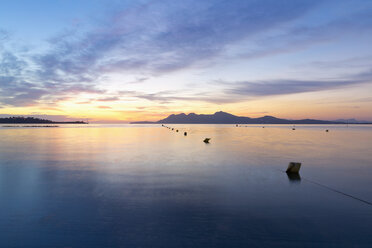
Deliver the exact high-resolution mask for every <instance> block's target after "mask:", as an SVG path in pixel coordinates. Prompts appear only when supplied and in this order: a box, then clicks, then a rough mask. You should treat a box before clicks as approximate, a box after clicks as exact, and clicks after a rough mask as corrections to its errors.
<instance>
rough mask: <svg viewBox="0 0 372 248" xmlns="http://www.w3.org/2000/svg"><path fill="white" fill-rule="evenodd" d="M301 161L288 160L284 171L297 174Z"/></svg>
mask: <svg viewBox="0 0 372 248" xmlns="http://www.w3.org/2000/svg"><path fill="white" fill-rule="evenodd" d="M300 168H301V163H299V162H290V163H289V164H288V168H287V170H286V171H285V172H287V173H295V174H298V173H299V172H300Z"/></svg>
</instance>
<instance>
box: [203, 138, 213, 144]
mask: <svg viewBox="0 0 372 248" xmlns="http://www.w3.org/2000/svg"><path fill="white" fill-rule="evenodd" d="M210 139H211V138H205V139H204V140H203V142H204V143H209V140H210Z"/></svg>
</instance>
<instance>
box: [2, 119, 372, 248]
mask: <svg viewBox="0 0 372 248" xmlns="http://www.w3.org/2000/svg"><path fill="white" fill-rule="evenodd" d="M167 127H169V128H167ZM172 128H173V130H172ZM177 130H178V131H177ZM327 130H328V131H327ZM185 132H186V133H187V135H185ZM205 138H210V141H209V143H205V142H203V140H204V139H205ZM290 162H300V163H301V169H300V172H299V174H287V173H286V172H285V171H286V169H287V166H288V164H289V163H290ZM0 247H38V248H39V247H89V248H92V247H203V248H208V247H214V248H218V247H229V248H231V247H372V126H371V125H296V126H295V127H294V126H292V125H265V126H263V125H238V126H236V125H181V124H177V125H175V124H173V125H170V124H168V125H166V126H162V125H160V124H148V125H130V124H120V125H119V124H117V125H114V124H89V125H73V124H70V125H58V127H30V126H27V125H0Z"/></svg>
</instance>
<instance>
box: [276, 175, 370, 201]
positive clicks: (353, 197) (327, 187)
mask: <svg viewBox="0 0 372 248" xmlns="http://www.w3.org/2000/svg"><path fill="white" fill-rule="evenodd" d="M279 171H280V172H283V173H286V172H285V171H282V170H279ZM301 179H303V180H305V181H307V182H309V183H312V184H315V185H317V186H319V187H322V188H325V189H328V190H330V191H333V192H335V193H338V194H341V195H343V196H347V197H350V198H352V199H354V200H357V201H360V202H363V203H365V204H367V205H370V206H372V202H369V201H366V200H363V199H361V198H359V197H356V196H353V195H350V194H347V193H345V192H342V191H340V190H337V189H334V188H331V187H329V186H327V185H324V184H321V183H318V182H315V181H313V180H310V179H307V178H304V177H301Z"/></svg>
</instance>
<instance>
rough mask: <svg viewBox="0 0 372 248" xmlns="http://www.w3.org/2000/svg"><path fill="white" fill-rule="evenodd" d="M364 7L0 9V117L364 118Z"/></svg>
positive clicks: (370, 5) (237, 1)
mask: <svg viewBox="0 0 372 248" xmlns="http://www.w3.org/2000/svg"><path fill="white" fill-rule="evenodd" d="M371 27H372V1H335V0H334V1H306V0H303V1H284V0H283V1H277V0H271V1H269V0H267V1H266V0H265V1H248V0H246V1H242V0H231V1H217V0H214V1H196V0H186V1H150V0H148V1H100V0H90V1H87V0H85V1H67V0H57V1H46V0H45V1H37V0H36V1H25V0H24V1H2V2H1V8H0V114H17V115H20V114H22V115H40V114H45V115H50V116H65V117H66V118H90V119H92V120H96V121H131V120H136V119H143V118H146V119H150V120H153V119H159V118H161V117H163V116H166V115H168V114H169V113H178V112H197V113H213V112H215V111H219V110H224V111H228V112H231V113H234V114H238V115H246V116H258V115H264V114H265V115H266V114H267V115H275V116H278V117H284V118H319V119H337V118H359V119H366V120H372V111H371V109H372V96H371V94H370V92H372V91H371V89H372V86H371V78H372V65H371V62H370V61H372V60H371V59H372V49H371V45H370V44H372V28H371Z"/></svg>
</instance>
